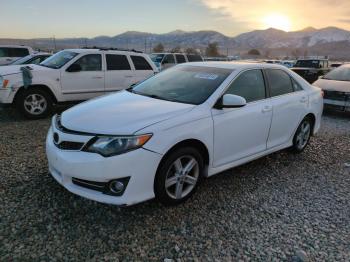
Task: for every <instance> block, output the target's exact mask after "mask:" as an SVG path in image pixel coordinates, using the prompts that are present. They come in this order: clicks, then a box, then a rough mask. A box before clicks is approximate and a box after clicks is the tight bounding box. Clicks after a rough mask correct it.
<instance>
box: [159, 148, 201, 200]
mask: <svg viewBox="0 0 350 262" xmlns="http://www.w3.org/2000/svg"><path fill="white" fill-rule="evenodd" d="M203 170H204V161H203V157H202V156H201V154H200V153H199V152H198V151H197V150H196V149H195V148H192V147H184V148H180V149H177V150H175V151H173V152H172V153H170V154H169V155H168V156H167V157H166V159H164V160H163V161H162V162H161V164H160V166H159V168H158V171H157V174H156V177H155V181H154V192H155V195H156V199H157V200H158V201H159V202H161V203H162V204H163V205H165V206H174V205H178V204H180V203H183V202H185V201H186V200H187V199H189V198H190V197H191V196H192V195H193V194H194V192H195V191H196V190H197V187H198V185H199V183H200V181H201V178H202V174H203Z"/></svg>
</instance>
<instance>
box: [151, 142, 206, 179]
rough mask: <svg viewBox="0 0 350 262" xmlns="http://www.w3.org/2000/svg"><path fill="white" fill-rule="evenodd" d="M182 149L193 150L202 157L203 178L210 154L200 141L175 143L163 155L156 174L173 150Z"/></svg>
mask: <svg viewBox="0 0 350 262" xmlns="http://www.w3.org/2000/svg"><path fill="white" fill-rule="evenodd" d="M183 147H192V148H195V149H196V150H198V152H199V153H200V154H201V155H202V156H203V161H204V166H205V174H204V176H206V173H207V169H208V166H209V163H210V154H209V150H208V147H207V146H206V145H205V144H204V143H203V142H202V141H200V140H198V139H185V140H182V141H180V142H178V143H176V144H175V145H173V146H172V147H171V148H169V149H168V151H167V152H166V153H165V154H164V155H163V157H162V159H161V161H160V162H159V165H158V167H157V172H158V170H159V168H160V166H161V165H162V163H163V162H164V161H165V159H166V158H167V157H168V156H169V155H170V154H171V153H172V152H174V151H175V150H177V149H179V148H183Z"/></svg>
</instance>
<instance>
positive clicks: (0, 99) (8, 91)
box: [0, 88, 15, 104]
mask: <svg viewBox="0 0 350 262" xmlns="http://www.w3.org/2000/svg"><path fill="white" fill-rule="evenodd" d="M14 96H15V92H14V91H13V90H12V88H0V104H12V102H13V99H14Z"/></svg>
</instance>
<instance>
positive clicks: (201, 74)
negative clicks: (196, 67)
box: [194, 73, 218, 80]
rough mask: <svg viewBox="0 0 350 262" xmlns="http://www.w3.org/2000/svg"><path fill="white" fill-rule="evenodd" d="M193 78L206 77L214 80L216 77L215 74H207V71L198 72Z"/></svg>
mask: <svg viewBox="0 0 350 262" xmlns="http://www.w3.org/2000/svg"><path fill="white" fill-rule="evenodd" d="M194 77H195V78H200V79H207V80H215V79H217V78H218V75H216V74H207V73H198V74H196V75H195V76H194Z"/></svg>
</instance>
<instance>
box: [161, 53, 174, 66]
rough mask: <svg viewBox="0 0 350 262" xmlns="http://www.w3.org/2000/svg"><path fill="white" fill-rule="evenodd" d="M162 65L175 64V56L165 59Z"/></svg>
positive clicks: (168, 56) (167, 56)
mask: <svg viewBox="0 0 350 262" xmlns="http://www.w3.org/2000/svg"><path fill="white" fill-rule="evenodd" d="M162 64H175V59H174V55H166V56H165V57H164V59H163V62H162Z"/></svg>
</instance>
